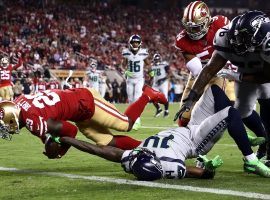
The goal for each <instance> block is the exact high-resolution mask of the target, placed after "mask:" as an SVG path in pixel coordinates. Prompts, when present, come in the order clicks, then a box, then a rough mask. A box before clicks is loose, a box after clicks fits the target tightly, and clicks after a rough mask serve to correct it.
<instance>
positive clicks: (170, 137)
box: [122, 88, 230, 178]
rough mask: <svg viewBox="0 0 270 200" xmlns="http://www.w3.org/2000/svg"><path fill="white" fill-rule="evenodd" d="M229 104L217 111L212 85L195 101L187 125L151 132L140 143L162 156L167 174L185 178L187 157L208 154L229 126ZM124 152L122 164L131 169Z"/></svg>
mask: <svg viewBox="0 0 270 200" xmlns="http://www.w3.org/2000/svg"><path fill="white" fill-rule="evenodd" d="M229 108H230V107H226V108H224V109H223V110H221V111H219V112H217V113H215V109H214V97H213V93H212V90H211V88H208V89H207V91H206V92H205V93H204V94H203V96H202V97H201V98H200V100H199V101H198V103H197V104H196V105H195V107H194V109H193V111H192V116H191V120H190V123H189V124H188V127H178V128H174V129H169V130H165V131H162V132H160V133H158V134H157V135H154V136H150V137H149V138H147V139H146V140H144V141H143V142H142V143H141V144H140V147H145V148H147V149H149V150H150V151H152V152H155V154H156V156H157V157H158V158H159V159H160V162H161V165H162V169H163V172H164V173H163V174H164V175H165V177H166V178H183V177H184V176H185V173H186V167H185V164H184V162H185V160H186V159H188V158H196V157H197V156H198V155H200V154H201V155H205V154H207V153H208V152H209V151H210V150H211V149H212V147H213V146H214V144H215V143H216V142H217V141H218V140H219V139H220V138H221V137H222V135H223V133H224V130H225V129H226V128H227V123H226V118H227V117H228V112H229ZM130 152H131V151H130V150H128V151H125V152H124V154H123V155H122V166H123V167H124V169H125V171H127V172H130V170H131V169H130V168H129V162H128V160H129V159H128V156H129V154H130Z"/></svg>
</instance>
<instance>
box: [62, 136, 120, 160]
mask: <svg viewBox="0 0 270 200" xmlns="http://www.w3.org/2000/svg"><path fill="white" fill-rule="evenodd" d="M60 142H61V143H63V144H65V145H69V146H73V147H75V148H76V149H78V150H81V151H83V152H86V153H89V154H92V155H96V156H99V157H101V158H104V159H106V160H109V161H113V162H121V158H122V155H123V153H124V150H122V149H119V148H116V147H111V146H97V145H94V144H90V143H88V142H86V141H82V140H77V139H75V138H71V137H62V138H60Z"/></svg>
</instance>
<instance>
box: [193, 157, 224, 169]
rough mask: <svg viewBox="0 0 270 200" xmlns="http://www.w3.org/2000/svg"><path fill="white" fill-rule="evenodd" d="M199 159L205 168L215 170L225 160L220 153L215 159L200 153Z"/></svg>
mask: <svg viewBox="0 0 270 200" xmlns="http://www.w3.org/2000/svg"><path fill="white" fill-rule="evenodd" d="M197 160H198V161H199V162H202V163H203V165H204V168H205V169H209V170H215V169H217V168H219V167H220V166H221V165H222V164H223V160H222V159H221V157H220V156H219V155H217V156H215V157H214V158H213V159H208V158H207V157H206V155H204V156H203V155H199V157H198V158H197Z"/></svg>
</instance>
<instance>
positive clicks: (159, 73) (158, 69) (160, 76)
mask: <svg viewBox="0 0 270 200" xmlns="http://www.w3.org/2000/svg"><path fill="white" fill-rule="evenodd" d="M168 67H169V63H168V62H166V61H163V62H160V63H157V64H156V65H152V67H151V69H152V70H153V71H154V73H155V75H154V79H153V84H154V85H160V83H159V82H160V81H162V80H166V78H167V70H168Z"/></svg>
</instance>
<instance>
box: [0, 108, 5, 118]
mask: <svg viewBox="0 0 270 200" xmlns="http://www.w3.org/2000/svg"><path fill="white" fill-rule="evenodd" d="M4 117H5V111H4V109H3V108H0V120H3V119H4Z"/></svg>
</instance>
